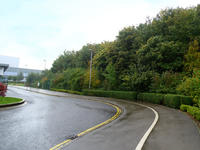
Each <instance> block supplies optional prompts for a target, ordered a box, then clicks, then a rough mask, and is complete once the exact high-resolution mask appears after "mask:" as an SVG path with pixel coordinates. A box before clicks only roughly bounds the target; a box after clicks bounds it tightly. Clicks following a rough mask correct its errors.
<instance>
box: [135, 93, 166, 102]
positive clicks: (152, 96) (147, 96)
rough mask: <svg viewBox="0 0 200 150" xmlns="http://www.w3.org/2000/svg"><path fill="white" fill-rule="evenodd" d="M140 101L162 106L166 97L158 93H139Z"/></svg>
mask: <svg viewBox="0 0 200 150" xmlns="http://www.w3.org/2000/svg"><path fill="white" fill-rule="evenodd" d="M137 99H138V100H141V101H144V102H149V103H154V104H162V103H163V99H164V95H163V94H157V93H139V94H138V96H137Z"/></svg>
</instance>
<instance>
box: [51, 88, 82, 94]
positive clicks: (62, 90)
mask: <svg viewBox="0 0 200 150" xmlns="http://www.w3.org/2000/svg"><path fill="white" fill-rule="evenodd" d="M50 90H52V91H57V92H64V93H71V94H77V95H83V94H82V92H79V91H71V90H65V89H55V88H51V89H50Z"/></svg>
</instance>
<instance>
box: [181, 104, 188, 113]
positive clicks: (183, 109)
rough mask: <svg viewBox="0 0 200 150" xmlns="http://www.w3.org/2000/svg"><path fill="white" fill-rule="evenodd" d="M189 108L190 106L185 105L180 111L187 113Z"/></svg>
mask: <svg viewBox="0 0 200 150" xmlns="http://www.w3.org/2000/svg"><path fill="white" fill-rule="evenodd" d="M188 107H189V105H184V104H182V105H181V106H180V110H181V111H184V112H187V109H188Z"/></svg>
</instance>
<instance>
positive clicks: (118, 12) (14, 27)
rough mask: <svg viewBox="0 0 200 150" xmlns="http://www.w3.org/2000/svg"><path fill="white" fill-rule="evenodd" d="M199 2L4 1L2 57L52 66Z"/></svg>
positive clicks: (1, 0)
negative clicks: (64, 56)
mask: <svg viewBox="0 0 200 150" xmlns="http://www.w3.org/2000/svg"><path fill="white" fill-rule="evenodd" d="M197 4H200V0H0V55H6V56H15V57H19V58H20V67H25V68H33V69H44V59H45V60H46V62H47V68H50V67H51V64H52V62H53V60H55V59H56V58H57V57H58V56H59V55H60V54H62V52H63V51H64V50H65V49H66V50H79V49H80V48H81V47H82V46H83V45H85V44H87V43H100V42H102V41H112V40H114V39H115V37H116V36H117V34H118V32H119V31H120V30H121V29H123V28H124V27H127V26H130V25H138V24H139V23H144V22H145V20H146V17H148V16H149V17H150V18H152V17H154V16H155V15H156V14H157V13H158V12H159V11H160V10H161V9H164V8H167V7H170V8H171V7H173V8H175V7H177V6H179V7H184V8H185V7H191V6H196V5H197Z"/></svg>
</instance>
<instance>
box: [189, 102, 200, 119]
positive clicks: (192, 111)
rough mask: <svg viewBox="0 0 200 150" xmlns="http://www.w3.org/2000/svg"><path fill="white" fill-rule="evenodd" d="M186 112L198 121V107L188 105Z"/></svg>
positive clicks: (199, 112) (199, 116)
mask: <svg viewBox="0 0 200 150" xmlns="http://www.w3.org/2000/svg"><path fill="white" fill-rule="evenodd" d="M187 112H188V113H189V114H190V115H192V116H193V117H194V118H195V119H197V120H199V121H200V109H199V108H198V107H192V106H189V107H188V108H187Z"/></svg>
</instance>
